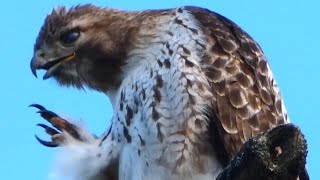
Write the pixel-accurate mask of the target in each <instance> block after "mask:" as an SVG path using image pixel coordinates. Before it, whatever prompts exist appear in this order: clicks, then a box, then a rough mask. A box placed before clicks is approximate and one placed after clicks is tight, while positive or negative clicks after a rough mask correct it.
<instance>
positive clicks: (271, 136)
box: [217, 124, 309, 180]
mask: <svg viewBox="0 0 320 180" xmlns="http://www.w3.org/2000/svg"><path fill="white" fill-rule="evenodd" d="M306 156H307V143H306V140H305V139H304V136H303V134H302V133H301V132H300V130H299V129H298V128H297V127H296V126H294V125H293V124H285V125H280V126H278V127H275V128H273V129H271V130H269V131H267V132H266V133H264V134H262V135H260V136H258V137H256V138H252V139H250V140H248V141H247V142H246V143H245V144H244V145H243V146H242V148H241V150H240V152H239V153H238V154H237V155H236V156H235V157H234V158H233V160H232V161H231V162H230V163H229V165H228V166H227V167H226V168H225V169H224V170H223V172H221V173H220V175H219V176H218V177H217V180H248V179H249V180H250V179H259V180H267V179H268V180H270V179H274V180H277V179H279V180H280V179H281V180H282V179H285V180H291V179H292V180H296V179H297V177H298V176H300V180H302V179H303V180H307V179H309V177H308V174H307V173H306V171H305V164H306Z"/></svg>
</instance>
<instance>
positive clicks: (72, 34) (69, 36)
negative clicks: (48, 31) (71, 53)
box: [60, 30, 80, 45]
mask: <svg viewBox="0 0 320 180" xmlns="http://www.w3.org/2000/svg"><path fill="white" fill-rule="evenodd" d="M79 36H80V32H79V31H78V30H73V31H68V32H66V33H63V34H62V35H61V37H60V41H61V43H62V44H64V45H71V44H72V43H74V42H75V41H76V40H77V39H78V38H79Z"/></svg>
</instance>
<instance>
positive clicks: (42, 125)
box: [37, 124, 59, 136]
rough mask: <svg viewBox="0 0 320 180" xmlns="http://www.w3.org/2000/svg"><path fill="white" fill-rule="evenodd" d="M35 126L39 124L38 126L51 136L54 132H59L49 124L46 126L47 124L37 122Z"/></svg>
mask: <svg viewBox="0 0 320 180" xmlns="http://www.w3.org/2000/svg"><path fill="white" fill-rule="evenodd" d="M37 126H40V127H42V128H43V129H45V131H46V133H47V134H49V135H51V136H53V135H55V134H59V132H58V131H57V130H55V129H53V128H52V127H49V126H47V125H45V124H37Z"/></svg>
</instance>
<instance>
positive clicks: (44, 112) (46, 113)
mask: <svg viewBox="0 0 320 180" xmlns="http://www.w3.org/2000/svg"><path fill="white" fill-rule="evenodd" d="M37 113H39V114H40V115H41V117H43V118H44V119H46V120H48V121H49V119H51V118H53V117H59V116H58V115H57V114H56V113H54V112H52V111H49V110H46V109H44V110H40V111H38V112H37Z"/></svg>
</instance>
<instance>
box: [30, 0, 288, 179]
mask: <svg viewBox="0 0 320 180" xmlns="http://www.w3.org/2000/svg"><path fill="white" fill-rule="evenodd" d="M31 69H32V72H33V73H34V74H35V75H36V70H38V69H44V70H46V74H45V75H44V79H48V78H50V77H53V78H55V79H56V80H57V81H58V82H59V83H60V84H61V85H63V86H73V87H77V88H83V87H88V88H90V89H93V90H96V91H99V92H103V93H105V94H106V95H107V96H108V97H109V98H110V100H111V102H112V105H113V112H114V115H113V117H112V119H111V122H112V125H111V127H110V128H109V130H108V131H106V133H105V134H104V135H103V136H102V137H99V138H97V137H95V136H93V135H91V134H90V133H89V132H87V131H86V130H84V129H83V128H81V127H79V126H76V125H74V124H71V123H69V122H68V121H66V120H64V119H62V118H60V117H58V116H57V115H56V114H54V113H53V112H50V111H48V110H46V109H45V108H44V107H42V106H40V105H33V106H35V107H37V108H39V109H40V113H41V115H42V117H44V118H45V119H47V120H48V121H49V122H50V123H51V124H52V125H53V126H54V127H55V128H57V129H58V130H59V131H58V130H56V129H54V128H51V127H49V126H47V125H44V124H40V126H41V127H43V128H45V129H46V132H47V133H48V134H49V135H51V136H52V142H47V141H43V140H41V139H39V138H38V140H39V141H40V142H41V143H42V144H44V145H46V146H62V147H64V148H66V149H68V150H69V151H70V152H71V153H70V154H69V156H68V157H66V159H68V163H67V164H68V166H69V171H67V172H68V173H69V174H66V176H70V177H71V178H73V179H77V180H79V179H86V180H87V179H95V180H96V179H97V180H98V179H99V180H100V179H108V178H109V179H121V180H129V179H131V180H138V179H139V180H145V179H172V180H176V179H185V180H189V179H190V180H191V179H201V180H205V179H211V180H212V179H214V178H215V177H216V176H217V175H218V174H219V172H221V170H222V169H223V168H224V166H225V165H226V164H227V163H228V161H229V160H230V159H231V158H232V157H233V156H234V155H235V153H236V152H237V151H238V150H239V148H240V147H241V145H242V144H243V143H244V142H245V141H247V140H248V139H249V138H251V137H253V136H255V135H257V134H259V133H261V132H264V131H266V130H268V129H270V128H273V127H275V126H277V125H279V124H283V123H288V121H289V120H288V117H287V113H286V110H285V108H284V105H283V102H282V99H281V96H280V92H279V89H278V86H277V85H276V82H275V80H274V78H273V76H272V73H271V70H270V67H269V65H268V63H267V60H266V57H265V56H264V54H263V52H262V50H261V49H260V47H259V46H258V44H257V43H256V42H255V41H254V40H253V39H252V38H251V37H250V36H249V35H248V34H247V33H245V32H244V31H243V30H241V29H240V28H239V27H238V26H237V25H236V24H235V23H233V22H232V21H230V20H228V19H227V18H225V17H223V16H221V15H219V14H217V13H214V12H211V11H209V10H207V9H201V8H197V7H181V8H176V9H168V10H153V11H140V12H127V11H119V10H114V9H107V8H98V7H95V6H93V5H84V6H76V7H73V8H71V9H69V10H66V9H65V8H58V9H55V10H53V11H52V13H51V14H50V15H48V16H47V18H46V20H45V22H44V25H43V27H42V28H41V31H40V33H39V36H38V38H37V41H36V44H35V47H34V57H33V59H32V61H31ZM66 168H68V167H66Z"/></svg>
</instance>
